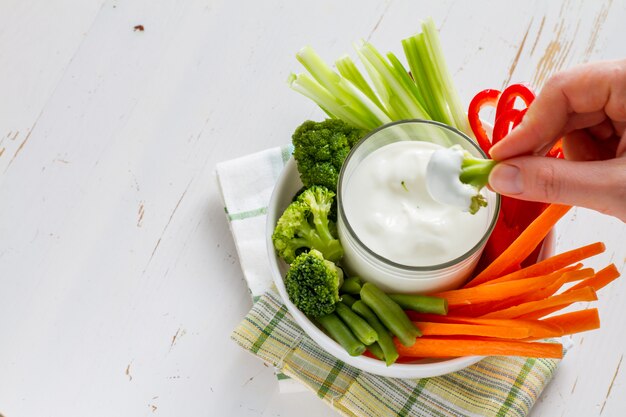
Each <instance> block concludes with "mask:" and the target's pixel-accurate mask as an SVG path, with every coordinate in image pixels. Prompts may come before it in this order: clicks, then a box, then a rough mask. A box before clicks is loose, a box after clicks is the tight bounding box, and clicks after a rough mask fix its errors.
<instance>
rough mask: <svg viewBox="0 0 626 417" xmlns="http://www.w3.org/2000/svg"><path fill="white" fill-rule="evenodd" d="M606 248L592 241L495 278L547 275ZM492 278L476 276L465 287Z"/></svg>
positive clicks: (504, 279) (507, 279)
mask: <svg viewBox="0 0 626 417" xmlns="http://www.w3.org/2000/svg"><path fill="white" fill-rule="evenodd" d="M605 250H606V246H605V245H604V243H602V242H596V243H592V244H590V245H586V246H583V247H580V248H576V249H572V250H570V251H567V252H563V253H560V254H558V255H554V256H552V257H550V258H547V259H544V260H543V261H540V262H537V263H536V264H533V265H530V266H527V267H526V268H523V269H520V270H518V271H515V272H511V273H510V274H507V275H505V276H503V277H500V278H495V279H497V280H503V281H512V280H515V279H520V278H527V277H533V276H537V275H545V274H549V273H551V272H554V271H558V270H559V269H561V268H564V267H566V266H567V265H571V264H573V263H575V262H580V261H582V260H584V259H587V258H590V257H592V256H595V255H598V254H600V253H602V252H604V251H605ZM490 281H491V280H489V281H488V280H483V282H480V281H477V280H476V278H474V279H473V280H471V281H470V282H468V283H467V284H466V285H465V287H468V288H469V287H475V286H476V285H482V284H484V283H485V282H490Z"/></svg>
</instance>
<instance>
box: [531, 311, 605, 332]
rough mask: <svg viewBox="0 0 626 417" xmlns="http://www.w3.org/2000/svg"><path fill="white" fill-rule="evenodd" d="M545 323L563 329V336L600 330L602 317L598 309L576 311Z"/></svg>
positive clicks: (554, 317)
mask: <svg viewBox="0 0 626 417" xmlns="http://www.w3.org/2000/svg"><path fill="white" fill-rule="evenodd" d="M542 321H543V322H544V323H547V324H553V325H556V326H559V327H560V328H561V329H563V335H566V334H574V333H580V332H586V331H588V330H595V329H599V328H600V316H599V315H598V309H597V308H590V309H588V310H580V311H574V312H572V313H566V314H561V315H559V316H553V317H548V318H547V319H543V320H542Z"/></svg>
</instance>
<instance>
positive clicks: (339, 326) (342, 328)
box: [317, 313, 365, 356]
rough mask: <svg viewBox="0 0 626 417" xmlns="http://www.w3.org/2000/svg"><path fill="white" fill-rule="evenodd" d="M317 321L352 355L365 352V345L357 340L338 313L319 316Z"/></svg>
mask: <svg viewBox="0 0 626 417" xmlns="http://www.w3.org/2000/svg"><path fill="white" fill-rule="evenodd" d="M317 321H318V322H319V324H321V325H322V327H323V328H324V330H326V331H327V332H328V334H329V335H330V337H332V338H333V339H334V340H335V342H337V343H339V344H340V345H341V346H343V348H344V349H345V350H346V351H347V352H348V354H349V355H350V356H359V355H362V354H363V352H365V345H364V344H363V343H361V342H359V341H358V340H357V338H356V337H355V336H354V335H353V334H352V332H351V331H350V329H349V328H348V326H346V325H345V324H344V322H343V321H341V319H340V318H339V316H338V315H337V314H335V313H330V314H327V315H325V316H320V317H317Z"/></svg>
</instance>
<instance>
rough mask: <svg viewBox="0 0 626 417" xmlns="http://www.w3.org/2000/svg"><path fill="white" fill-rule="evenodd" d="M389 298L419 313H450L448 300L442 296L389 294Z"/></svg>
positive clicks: (406, 308)
mask: <svg viewBox="0 0 626 417" xmlns="http://www.w3.org/2000/svg"><path fill="white" fill-rule="evenodd" d="M387 295H388V296H389V298H391V299H392V300H393V301H395V302H396V303H398V305H399V306H400V307H402V308H404V309H405V310H413V311H417V312H418V313H432V314H441V315H446V314H448V300H446V299H445V298H440V297H430V296H428V295H414V294H387Z"/></svg>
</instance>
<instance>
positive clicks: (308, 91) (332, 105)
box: [287, 73, 372, 129]
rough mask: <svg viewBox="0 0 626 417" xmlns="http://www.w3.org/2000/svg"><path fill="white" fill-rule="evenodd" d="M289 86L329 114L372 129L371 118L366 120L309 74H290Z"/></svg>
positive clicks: (363, 127)
mask: <svg viewBox="0 0 626 417" xmlns="http://www.w3.org/2000/svg"><path fill="white" fill-rule="evenodd" d="M287 83H288V84H289V86H290V87H291V88H292V89H293V90H294V91H297V92H298V93H300V94H302V95H304V96H306V97H308V98H310V99H311V100H313V101H314V102H315V103H317V105H318V106H320V107H321V108H322V110H324V111H325V112H326V113H327V114H329V115H332V116H333V117H336V118H339V119H341V120H343V121H345V122H346V123H349V124H351V125H353V126H357V127H360V128H362V129H372V127H371V125H370V123H369V120H365V119H363V118H362V117H360V115H359V114H358V113H356V112H355V111H354V110H353V109H352V108H350V107H348V106H345V105H344V103H342V102H340V101H339V100H337V98H336V97H335V96H333V95H332V94H331V93H330V92H329V91H328V90H326V89H325V88H324V87H322V85H321V84H320V83H318V82H317V81H315V80H314V79H313V78H312V77H311V76H310V75H309V74H305V73H302V74H298V75H296V74H290V75H289V78H288V79H287Z"/></svg>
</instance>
